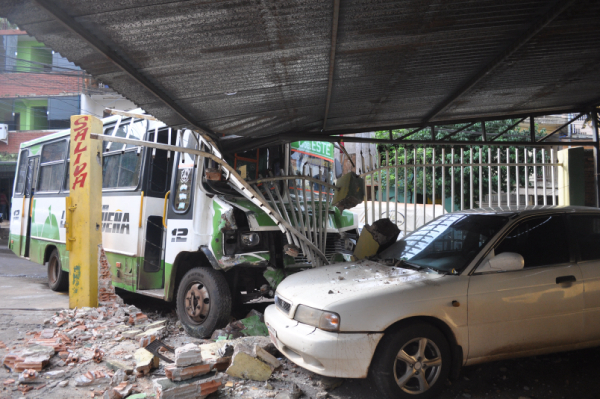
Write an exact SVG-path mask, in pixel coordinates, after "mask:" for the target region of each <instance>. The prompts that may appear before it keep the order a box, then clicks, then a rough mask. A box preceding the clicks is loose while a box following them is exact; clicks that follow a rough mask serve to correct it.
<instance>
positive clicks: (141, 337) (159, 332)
mask: <svg viewBox="0 0 600 399" xmlns="http://www.w3.org/2000/svg"><path fill="white" fill-rule="evenodd" d="M166 335H167V327H165V326H162V327H157V328H152V329H150V330H147V331H146V332H143V333H141V334H138V335H136V337H135V338H136V339H137V340H138V341H139V343H140V347H145V346H147V345H149V344H150V343H151V342H153V341H155V340H157V339H161V338H163V337H164V336H166Z"/></svg>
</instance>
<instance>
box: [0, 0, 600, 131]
mask: <svg viewBox="0 0 600 399" xmlns="http://www.w3.org/2000/svg"><path fill="white" fill-rule="evenodd" d="M47 3H51V4H52V6H53V7H55V9H54V10H53V13H50V12H48V11H47V7H48V5H47ZM335 4H336V2H335V0H300V1H290V0H253V1H250V0H229V1H212V2H207V1H200V0H190V1H165V0H151V1H149V0H121V1H118V2H113V1H110V2H107V1H97V0H87V1H81V0H53V1H52V2H49V1H48V0H37V1H33V0H24V1H23V0H0V16H2V17H6V18H8V19H9V20H10V21H11V22H14V23H17V24H18V25H19V26H20V27H21V28H23V29H26V30H27V31H28V32H29V33H30V34H32V35H34V36H35V37H36V38H37V39H38V40H40V41H41V42H43V43H45V44H46V45H47V46H50V47H51V48H53V49H54V50H56V51H58V52H60V53H61V54H62V55H64V56H66V57H67V58H68V59H69V60H70V61H73V62H74V63H76V64H77V65H79V66H81V67H82V68H84V69H85V70H86V71H87V72H89V73H90V74H92V75H94V76H95V77H96V78H98V79H100V80H101V81H102V82H104V83H106V84H109V85H110V86H111V87H112V88H113V89H115V90H116V91H118V92H119V93H121V94H123V95H124V96H125V97H127V98H129V99H130V100H132V101H133V102H134V103H136V104H137V105H139V106H140V107H142V108H144V109H145V110H146V111H147V112H149V113H151V114H153V115H155V116H156V117H157V118H159V119H160V120H162V121H164V122H165V123H166V124H168V125H172V126H175V127H178V126H189V125H194V126H197V127H201V128H204V129H205V130H207V131H210V132H214V133H216V135H217V136H219V137H222V136H223V135H238V136H245V137H263V136H269V135H273V134H278V133H298V134H300V133H317V134H333V133H340V132H351V131H368V130H373V129H375V128H381V127H406V126H418V125H421V124H426V123H433V122H438V123H441V122H450V121H458V120H461V121H462V120H478V119H482V118H492V117H506V116H511V115H517V114H518V115H523V114H526V113H529V112H533V113H553V112H559V111H560V112H562V111H568V110H574V109H582V108H583V107H589V106H591V105H595V103H596V102H598V101H600V73H599V72H598V64H599V62H600V29H598V27H597V24H598V22H597V21H598V20H599V17H600V2H598V1H585V0H581V1H567V0H560V1H545V0H505V1H502V2H499V1H497V0H460V1H456V0H401V1H381V0H341V2H340V6H339V25H338V29H337V43H336V45H335V64H334V69H333V85H332V92H331V104H330V109H329V114H328V119H327V130H326V131H325V132H323V133H320V130H321V128H322V126H323V120H324V115H325V108H326V99H327V88H328V81H329V68H330V52H331V47H332V26H333V15H334V5H335ZM45 7H46V8H45ZM60 16H63V17H65V18H66V20H67V21H73V22H74V23H75V24H77V25H79V27H80V28H82V29H83V30H84V32H86V33H87V34H89V35H90V37H93V38H95V39H96V40H99V41H100V43H102V44H103V45H105V46H107V47H108V48H110V49H111V50H112V51H114V53H115V54H116V57H120V59H121V60H123V61H124V62H126V63H127V64H128V65H129V66H130V67H131V70H133V71H135V73H137V74H138V77H141V78H142V80H144V79H145V80H146V81H147V83H148V84H140V80H139V79H138V80H136V79H135V78H132V76H131V74H128V73H126V72H124V71H123V68H120V67H118V66H117V65H116V64H115V63H114V62H113V61H111V60H110V59H108V58H107V57H106V56H105V55H103V54H102V53H100V52H99V51H97V50H96V49H94V48H93V47H92V46H91V45H90V44H89V41H85V40H83V39H82V38H81V37H80V36H78V35H76V34H75V33H73V31H71V30H69V29H68V28H67V27H66V26H65V25H64V24H61V23H60V22H59V19H60V18H59V17H60ZM63 22H64V20H63ZM532 32H533V34H532V35H529V34H530V33H532ZM528 35H529V36H528ZM509 50H510V52H508V53H507V51H509ZM473 82H475V83H474V84H472V83H473ZM153 92H154V93H153ZM233 93H235V94H233ZM457 93H458V96H456V95H457ZM157 95H158V97H157ZM453 97H456V98H455V99H453ZM165 99H166V100H167V102H165ZM452 100H453V101H452ZM169 101H171V106H169V103H168V102H169ZM173 104H174V106H173ZM444 105H446V106H444ZM174 109H175V110H174Z"/></svg>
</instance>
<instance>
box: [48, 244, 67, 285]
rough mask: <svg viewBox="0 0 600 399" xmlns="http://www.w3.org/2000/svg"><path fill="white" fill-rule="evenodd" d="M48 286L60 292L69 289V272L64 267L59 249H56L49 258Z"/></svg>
mask: <svg viewBox="0 0 600 399" xmlns="http://www.w3.org/2000/svg"><path fill="white" fill-rule="evenodd" d="M48 286H50V289H51V290H52V291H58V292H63V291H67V290H68V289H69V273H68V272H65V271H64V270H63V269H62V264H61V262H60V255H59V253H58V249H54V251H52V253H51V254H50V258H48Z"/></svg>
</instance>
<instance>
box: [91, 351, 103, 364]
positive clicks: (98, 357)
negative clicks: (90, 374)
mask: <svg viewBox="0 0 600 399" xmlns="http://www.w3.org/2000/svg"><path fill="white" fill-rule="evenodd" d="M103 358H104V351H103V350H102V349H100V348H96V349H94V356H93V357H92V360H93V361H94V362H95V363H100V362H101V361H102V359H103Z"/></svg>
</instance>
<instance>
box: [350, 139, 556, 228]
mask: <svg viewBox="0 0 600 399" xmlns="http://www.w3.org/2000/svg"><path fill="white" fill-rule="evenodd" d="M357 157H361V161H362V162H360V164H361V165H362V167H363V169H366V170H364V171H363V170H359V171H357V173H359V174H360V176H361V177H362V178H363V179H364V182H365V201H364V202H363V204H361V205H359V206H358V207H356V208H353V210H354V211H356V212H358V213H359V218H360V222H359V225H362V224H363V223H364V224H372V223H373V222H375V221H377V220H379V219H382V218H390V219H391V220H392V221H394V222H395V223H396V224H397V225H398V227H399V228H400V230H401V232H402V233H403V235H406V234H407V233H410V232H411V231H413V230H415V229H416V228H418V227H420V226H422V225H424V224H425V223H427V222H429V221H431V220H433V219H435V218H436V217H437V216H439V215H441V214H444V213H446V212H454V211H458V210H466V209H476V208H491V207H499V208H500V209H506V208H507V207H511V206H522V205H524V206H529V205H556V204H558V192H557V187H558V184H557V178H558V168H559V167H560V166H562V165H561V164H560V163H558V162H557V159H558V158H557V149H555V148H547V147H546V148H535V147H530V148H523V147H520V148H515V147H506V148H490V147H488V146H464V147H450V148H445V147H442V148H436V147H421V148H417V147H414V148H406V147H404V148H402V147H400V148H395V149H392V150H391V151H390V150H388V151H386V152H385V153H380V154H379V157H375V159H374V158H373V157H369V156H367V157H363V154H362V153H361V154H357ZM365 158H366V159H365ZM375 163H377V164H375ZM361 207H363V208H364V209H360V208H361ZM363 215H364V216H363Z"/></svg>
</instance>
